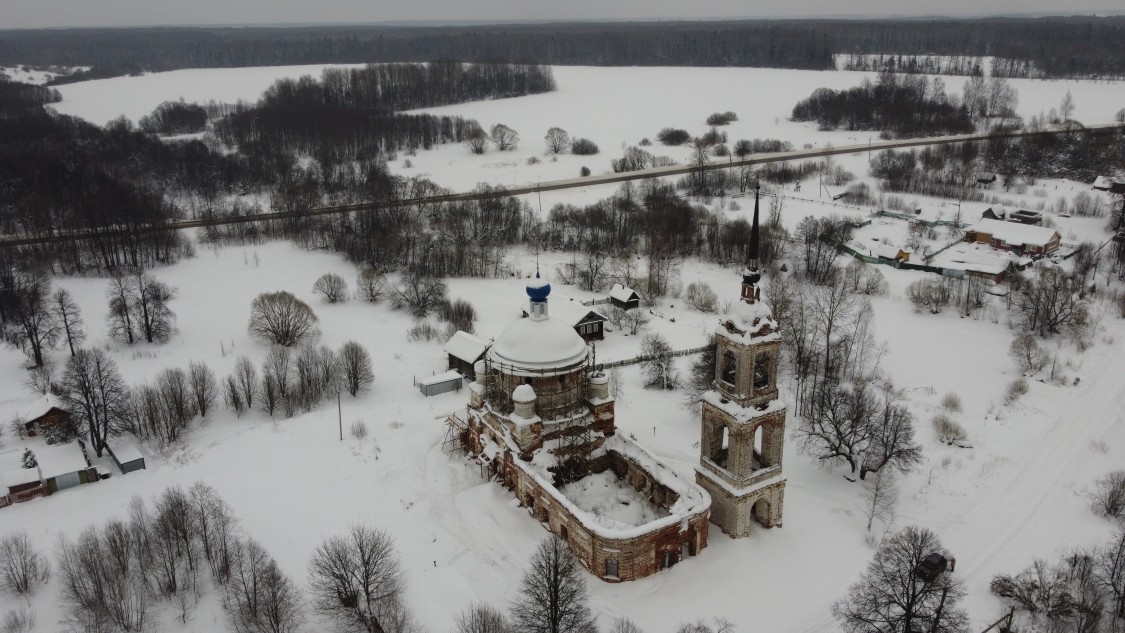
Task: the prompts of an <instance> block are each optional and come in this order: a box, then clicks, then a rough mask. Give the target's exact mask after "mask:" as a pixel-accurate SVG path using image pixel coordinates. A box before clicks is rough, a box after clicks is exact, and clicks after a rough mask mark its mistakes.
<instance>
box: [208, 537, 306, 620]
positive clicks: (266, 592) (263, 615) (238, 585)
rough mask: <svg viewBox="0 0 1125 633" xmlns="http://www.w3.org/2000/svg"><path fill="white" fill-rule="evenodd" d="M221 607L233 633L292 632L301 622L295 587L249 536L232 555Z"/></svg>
mask: <svg viewBox="0 0 1125 633" xmlns="http://www.w3.org/2000/svg"><path fill="white" fill-rule="evenodd" d="M231 560H232V564H231V574H230V579H229V580H228V581H227V583H226V585H225V586H224V588H223V608H224V609H225V610H226V612H227V615H228V616H229V617H230V622H231V627H232V628H234V630H235V631H236V633H295V632H296V631H299V630H300V628H301V625H302V624H303V623H304V615H303V614H302V612H301V597H300V593H299V592H298V590H297V588H296V587H295V586H294V585H293V581H291V580H290V579H289V578H288V577H287V576H286V575H285V574H283V573H282V572H281V570H280V569H279V568H278V567H277V562H276V561H275V560H274V559H273V557H271V556H270V555H269V554H268V553H267V552H266V550H265V549H264V548H263V547H262V546H261V545H259V544H258V543H257V541H254V540H252V539H247V540H246V541H244V542H242V543H240V546H239V547H238V548H237V549H236V551H235V552H234V555H233V556H232V559H231Z"/></svg>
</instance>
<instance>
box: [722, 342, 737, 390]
mask: <svg viewBox="0 0 1125 633" xmlns="http://www.w3.org/2000/svg"><path fill="white" fill-rule="evenodd" d="M721 375H722V379H723V382H725V383H727V384H730V385H733V384H735V380H736V376H737V375H738V359H737V358H735V356H734V352H733V351H731V350H729V349H728V350H727V351H725V352H723V371H722V374H721Z"/></svg>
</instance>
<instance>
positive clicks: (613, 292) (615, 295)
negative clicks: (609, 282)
mask: <svg viewBox="0 0 1125 633" xmlns="http://www.w3.org/2000/svg"><path fill="white" fill-rule="evenodd" d="M635 294H636V291H635V290H633V289H632V288H630V287H629V286H626V285H623V284H613V287H612V288H610V289H609V298H610V299H615V300H617V301H621V302H626V301H629V300H630V299H632V298H633V295H635Z"/></svg>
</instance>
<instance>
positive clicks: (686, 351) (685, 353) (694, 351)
mask: <svg viewBox="0 0 1125 633" xmlns="http://www.w3.org/2000/svg"><path fill="white" fill-rule="evenodd" d="M710 348H711V346H710V345H704V346H703V347H693V348H691V349H682V350H679V351H676V352H672V353H671V354H670V356H672V357H673V358H675V357H678V356H692V355H694V354H700V353H702V352H705V351H707V350H708V349H710ZM654 358H656V357H655V356H653V355H652V354H643V355H641V356H635V357H633V358H629V359H626V360H615V361H613V362H609V363H598V369H613V368H614V367H625V366H626V365H636V364H638V363H643V362H645V361H646V360H652V359H654Z"/></svg>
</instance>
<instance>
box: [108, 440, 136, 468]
mask: <svg viewBox="0 0 1125 633" xmlns="http://www.w3.org/2000/svg"><path fill="white" fill-rule="evenodd" d="M109 450H110V451H112V452H113V456H114V457H116V458H117V461H118V462H120V463H122V464H127V463H129V462H135V461H137V460H138V459H144V458H145V456H144V455H143V454H142V453H141V449H140V447H139V446H137V443H136V442H134V441H133V440H132V439H129V438H124V437H119V438H116V439H114V440H113V441H112V442H111V443H110V446H109Z"/></svg>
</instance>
